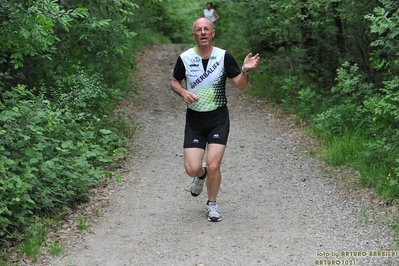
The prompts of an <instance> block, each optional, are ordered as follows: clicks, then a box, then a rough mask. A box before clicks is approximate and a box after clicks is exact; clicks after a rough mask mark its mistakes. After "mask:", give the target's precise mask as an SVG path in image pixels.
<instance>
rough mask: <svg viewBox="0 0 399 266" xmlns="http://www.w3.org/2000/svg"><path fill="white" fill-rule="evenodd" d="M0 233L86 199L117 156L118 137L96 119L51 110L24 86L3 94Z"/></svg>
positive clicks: (0, 155) (50, 106)
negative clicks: (89, 191) (42, 213)
mask: <svg viewBox="0 0 399 266" xmlns="http://www.w3.org/2000/svg"><path fill="white" fill-rule="evenodd" d="M0 111H1V112H0V123H1V124H0V125H1V130H0V135H1V138H0V158H1V159H0V173H1V175H2V176H3V178H2V179H1V180H0V184H1V186H0V188H1V192H2V193H0V204H1V205H0V206H1V208H0V214H1V216H0V217H1V219H0V235H1V236H2V237H4V236H7V235H8V236H9V233H10V232H12V230H15V229H18V228H20V227H22V226H23V225H24V224H26V223H30V222H32V221H33V219H34V215H35V214H39V213H41V212H54V211H55V210H56V209H60V208H64V207H66V206H68V205H70V204H73V203H74V202H76V201H80V200H82V199H83V198H85V197H87V193H88V190H89V189H90V188H91V187H92V186H94V185H95V184H96V181H97V180H98V179H99V178H100V177H101V176H102V175H103V174H104V169H103V167H104V164H106V163H110V162H112V161H113V160H114V156H115V155H116V154H115V150H118V151H119V153H118V154H120V153H121V152H123V149H124V148H121V147H122V145H123V139H121V138H120V137H118V136H116V135H115V134H113V133H112V132H111V131H110V130H108V129H104V128H103V126H104V124H103V123H102V119H100V118H98V117H96V116H94V115H92V114H90V113H84V112H77V111H76V110H73V109H71V108H70V107H69V106H64V107H63V108H61V109H59V108H55V106H54V105H53V104H51V103H50V101H48V100H45V99H44V98H43V97H42V95H39V96H35V95H33V94H32V93H31V92H30V91H28V90H27V88H26V87H25V86H17V87H15V88H13V89H12V90H11V91H7V92H4V93H3V101H2V102H1V109H0Z"/></svg>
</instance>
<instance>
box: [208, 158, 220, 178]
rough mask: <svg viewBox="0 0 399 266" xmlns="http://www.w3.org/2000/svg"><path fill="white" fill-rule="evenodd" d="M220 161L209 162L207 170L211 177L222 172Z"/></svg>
mask: <svg viewBox="0 0 399 266" xmlns="http://www.w3.org/2000/svg"><path fill="white" fill-rule="evenodd" d="M220 164H221V162H220V161H209V162H207V163H206V170H207V171H208V173H209V174H210V175H214V174H216V173H218V172H219V171H220Z"/></svg>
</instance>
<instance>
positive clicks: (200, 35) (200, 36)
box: [193, 18, 215, 46]
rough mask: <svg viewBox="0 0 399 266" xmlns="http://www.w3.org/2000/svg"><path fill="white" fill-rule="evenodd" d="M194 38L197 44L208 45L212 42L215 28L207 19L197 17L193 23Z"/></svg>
mask: <svg viewBox="0 0 399 266" xmlns="http://www.w3.org/2000/svg"><path fill="white" fill-rule="evenodd" d="M193 35H194V38H195V40H196V41H197V45H198V46H208V45H211V44H212V40H213V37H215V30H214V29H213V27H212V22H210V21H209V19H205V18H204V19H198V20H197V21H196V22H195V24H194V33H193Z"/></svg>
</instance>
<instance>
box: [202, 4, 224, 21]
mask: <svg viewBox="0 0 399 266" xmlns="http://www.w3.org/2000/svg"><path fill="white" fill-rule="evenodd" d="M212 7H213V4H212V2H208V3H206V9H204V11H203V12H202V17H204V18H208V19H209V20H210V21H212V23H215V21H218V20H219V19H220V17H219V14H218V13H217V12H216V10H215V9H213V8H212Z"/></svg>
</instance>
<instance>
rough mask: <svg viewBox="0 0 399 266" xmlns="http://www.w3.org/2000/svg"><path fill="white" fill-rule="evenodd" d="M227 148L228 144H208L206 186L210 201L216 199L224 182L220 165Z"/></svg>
mask: <svg viewBox="0 0 399 266" xmlns="http://www.w3.org/2000/svg"><path fill="white" fill-rule="evenodd" d="M225 148H226V146H225V145H221V144H209V145H208V153H207V156H206V169H207V170H208V176H207V180H206V187H207V191H208V199H209V201H216V197H217V195H218V193H219V188H220V184H221V182H222V175H221V173H220V165H221V163H222V158H223V154H224V150H225Z"/></svg>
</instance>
